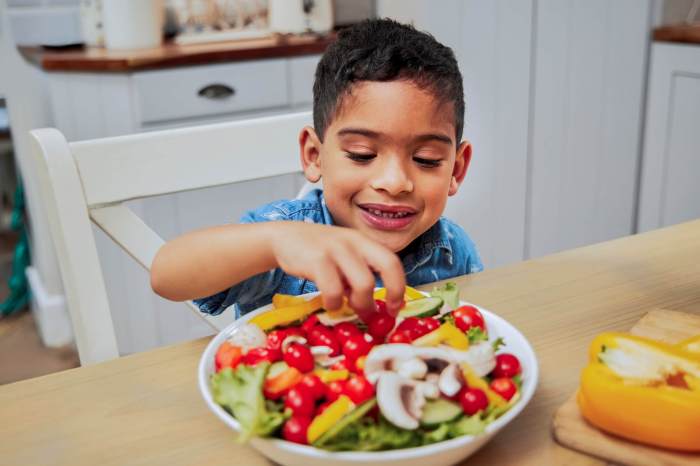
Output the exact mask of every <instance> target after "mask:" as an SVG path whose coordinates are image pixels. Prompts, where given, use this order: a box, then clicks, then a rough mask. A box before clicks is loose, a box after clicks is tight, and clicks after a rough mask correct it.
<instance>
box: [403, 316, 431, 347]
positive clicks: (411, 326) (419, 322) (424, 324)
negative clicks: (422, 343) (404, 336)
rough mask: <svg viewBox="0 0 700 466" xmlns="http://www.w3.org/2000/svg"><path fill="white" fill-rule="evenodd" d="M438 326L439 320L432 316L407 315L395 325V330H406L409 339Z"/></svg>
mask: <svg viewBox="0 0 700 466" xmlns="http://www.w3.org/2000/svg"><path fill="white" fill-rule="evenodd" d="M439 326H440V322H439V321H438V320H437V319H433V318H432V317H422V318H421V317H409V318H407V319H404V320H403V321H401V323H400V324H399V325H398V326H397V327H396V332H408V335H410V337H411V340H410V341H413V340H415V339H416V338H419V337H422V336H423V335H425V334H426V333H430V332H432V331H433V330H435V329H436V328H438V327H439Z"/></svg>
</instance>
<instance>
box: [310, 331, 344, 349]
mask: <svg viewBox="0 0 700 466" xmlns="http://www.w3.org/2000/svg"><path fill="white" fill-rule="evenodd" d="M308 340H309V343H310V344H311V345H312V346H328V347H329V348H330V349H331V350H332V352H331V355H332V356H337V355H338V354H340V343H339V342H338V339H337V338H336V336H335V334H334V333H333V330H331V329H329V328H328V327H325V326H323V325H317V326H315V327H314V328H312V329H311V331H310V332H309V336H308Z"/></svg>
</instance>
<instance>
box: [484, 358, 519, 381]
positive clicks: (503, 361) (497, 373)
mask: <svg viewBox="0 0 700 466" xmlns="http://www.w3.org/2000/svg"><path fill="white" fill-rule="evenodd" d="M520 370H521V369H520V361H518V358H516V357H515V356H513V355H512V354H510V353H503V354H497V355H496V367H495V368H494V369H493V372H492V373H491V374H492V375H493V376H494V377H515V376H516V375H518V374H520Z"/></svg>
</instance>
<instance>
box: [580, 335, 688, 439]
mask: <svg viewBox="0 0 700 466" xmlns="http://www.w3.org/2000/svg"><path fill="white" fill-rule="evenodd" d="M577 401H578V405H579V408H580V409H581V414H582V415H583V417H584V418H585V419H586V420H588V422H590V423H591V424H593V425H594V426H596V427H598V428H600V429H602V430H604V431H607V432H610V433H613V434H616V435H619V436H620V437H624V438H627V439H630V440H634V441H637V442H642V443H647V444H650V445H654V446H658V447H663V448H669V449H674V450H682V451H692V452H700V354H697V353H692V352H690V351H687V350H685V349H684V348H681V347H679V346H678V345H671V344H667V343H662V342H659V341H655V340H652V339H649V338H643V337H639V336H635V335H630V334H624V333H613V332H610V333H604V334H602V335H599V336H598V337H596V338H595V339H594V340H593V343H592V344H591V347H590V350H589V365H588V366H587V367H586V368H585V369H584V370H583V373H582V374H581V387H580V390H579V391H578V394H577Z"/></svg>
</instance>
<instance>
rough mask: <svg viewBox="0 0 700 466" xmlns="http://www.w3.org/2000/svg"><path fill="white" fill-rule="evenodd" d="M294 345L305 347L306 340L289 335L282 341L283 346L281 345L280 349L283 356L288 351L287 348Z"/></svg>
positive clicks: (298, 336)
mask: <svg viewBox="0 0 700 466" xmlns="http://www.w3.org/2000/svg"><path fill="white" fill-rule="evenodd" d="M292 343H299V344H301V345H305V344H306V338H304V337H302V336H300V335H289V336H288V337H286V338H285V339H284V340H282V344H281V345H280V348H281V349H282V354H284V352H285V351H287V347H288V346H289V345H291V344H292Z"/></svg>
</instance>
